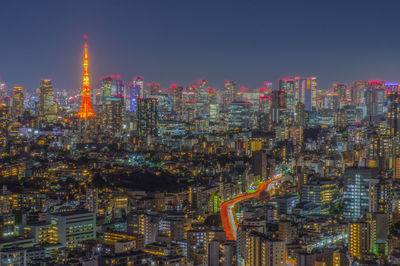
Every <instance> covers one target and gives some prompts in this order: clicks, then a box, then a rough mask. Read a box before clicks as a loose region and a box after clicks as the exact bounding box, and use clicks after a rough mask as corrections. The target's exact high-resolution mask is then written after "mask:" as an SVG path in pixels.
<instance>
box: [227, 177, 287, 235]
mask: <svg viewBox="0 0 400 266" xmlns="http://www.w3.org/2000/svg"><path fill="white" fill-rule="evenodd" d="M280 179H281V178H280V177H279V178H275V179H272V180H268V181H265V182H262V183H261V184H260V185H259V186H258V188H257V190H256V191H255V192H253V193H242V194H239V195H238V196H236V197H235V198H233V199H231V200H228V201H225V202H224V203H223V204H222V206H221V219H222V224H223V226H224V229H225V233H226V237H227V238H228V239H229V240H236V228H237V226H236V221H235V220H234V221H233V223H232V221H231V219H229V215H232V208H233V207H234V206H235V204H236V203H239V202H241V201H244V200H246V199H250V198H254V197H257V196H259V195H260V193H261V192H262V191H265V190H266V189H267V188H268V186H269V185H270V184H271V183H273V182H276V181H278V180H280ZM228 210H229V212H228Z"/></svg>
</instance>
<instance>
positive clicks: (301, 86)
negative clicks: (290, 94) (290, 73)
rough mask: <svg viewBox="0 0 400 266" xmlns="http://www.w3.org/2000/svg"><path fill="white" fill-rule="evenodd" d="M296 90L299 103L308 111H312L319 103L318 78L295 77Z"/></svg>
mask: <svg viewBox="0 0 400 266" xmlns="http://www.w3.org/2000/svg"><path fill="white" fill-rule="evenodd" d="M294 89H295V98H296V100H297V102H301V103H303V104H304V109H305V110H306V111H311V110H312V108H313V107H315V106H316V101H317V78H315V77H309V78H303V77H295V78H294Z"/></svg>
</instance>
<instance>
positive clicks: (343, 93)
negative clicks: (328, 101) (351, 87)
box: [332, 83, 350, 104]
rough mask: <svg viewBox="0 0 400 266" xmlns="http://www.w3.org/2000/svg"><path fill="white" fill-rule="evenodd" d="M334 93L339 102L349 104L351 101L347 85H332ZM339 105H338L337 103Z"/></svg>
mask: <svg viewBox="0 0 400 266" xmlns="http://www.w3.org/2000/svg"><path fill="white" fill-rule="evenodd" d="M332 89H333V92H334V93H335V94H336V95H337V97H338V101H339V102H347V101H350V99H349V97H348V96H349V93H348V90H347V84H343V83H334V84H333V85H332ZM336 104H338V103H336Z"/></svg>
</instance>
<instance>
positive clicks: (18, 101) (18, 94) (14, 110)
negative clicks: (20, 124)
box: [11, 86, 24, 119]
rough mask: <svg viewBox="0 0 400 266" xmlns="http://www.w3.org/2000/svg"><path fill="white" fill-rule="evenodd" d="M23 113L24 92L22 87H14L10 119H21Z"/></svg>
mask: <svg viewBox="0 0 400 266" xmlns="http://www.w3.org/2000/svg"><path fill="white" fill-rule="evenodd" d="M23 112H24V90H23V88H22V87H18V86H15V87H14V88H13V92H12V99H11V117H12V118H13V119H15V118H17V117H21V116H22V114H23Z"/></svg>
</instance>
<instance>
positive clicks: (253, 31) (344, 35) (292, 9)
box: [0, 0, 400, 89]
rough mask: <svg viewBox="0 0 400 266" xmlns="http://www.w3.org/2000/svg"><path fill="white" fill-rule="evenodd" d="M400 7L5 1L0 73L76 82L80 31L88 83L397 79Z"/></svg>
mask: <svg viewBox="0 0 400 266" xmlns="http://www.w3.org/2000/svg"><path fill="white" fill-rule="evenodd" d="M399 7H400V3H399V2H398V1H382V2H381V3H379V5H377V4H376V1H273V2H272V1H246V2H244V1H229V2H228V1H209V0H206V1H175V0H174V1H103V0H100V1H91V0H89V1H76V0H73V1H61V2H60V1H2V4H1V11H0V14H1V16H0V22H1V25H2V29H3V30H2V39H3V41H2V42H1V43H0V56H1V58H2V60H1V62H2V64H1V65H0V73H1V77H2V79H3V80H4V81H6V82H7V83H8V84H12V85H14V84H19V85H21V86H24V87H27V88H37V86H38V84H37V81H36V80H37V78H38V77H39V78H48V77H52V78H53V79H54V80H55V81H56V82H55V86H56V88H63V89H73V88H78V87H79V86H80V79H79V73H80V69H79V67H78V66H79V62H80V58H81V55H82V54H81V53H77V51H78V50H79V47H80V40H81V39H82V37H83V35H85V34H87V35H88V36H89V39H90V41H91V43H90V48H91V58H92V61H93V64H92V73H91V75H92V78H93V80H94V81H95V82H94V84H93V87H98V86H99V82H97V81H98V79H99V78H100V77H102V76H105V75H108V74H109V73H118V74H120V75H121V76H122V77H123V78H124V79H131V78H132V77H133V76H134V75H140V76H143V77H145V78H146V80H147V81H150V82H160V83H161V86H163V87H166V86H169V85H171V84H172V83H179V84H189V83H190V82H192V81H193V80H198V79H199V78H206V79H207V80H208V81H209V82H210V84H211V85H212V86H213V87H217V88H222V86H223V82H224V81H225V80H227V79H228V80H236V81H237V82H238V84H239V85H240V86H246V87H250V88H258V87H260V86H261V84H262V83H263V82H264V81H276V80H277V79H278V78H281V77H292V76H296V75H299V76H302V75H314V76H318V77H319V85H320V87H322V88H329V87H330V86H331V84H332V83H334V82H351V81H353V80H377V79H381V80H391V81H394V80H396V75H397V73H399V71H400V66H399V65H398V63H397V62H399V61H400V54H399V52H398V47H399V46H400V37H399V35H398V34H397V33H396V32H397V30H398V22H397V10H398V9H399ZM4 40H12V41H10V42H6V41H4ZM21 72H22V73H24V75H21ZM274 83H276V82H274Z"/></svg>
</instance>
